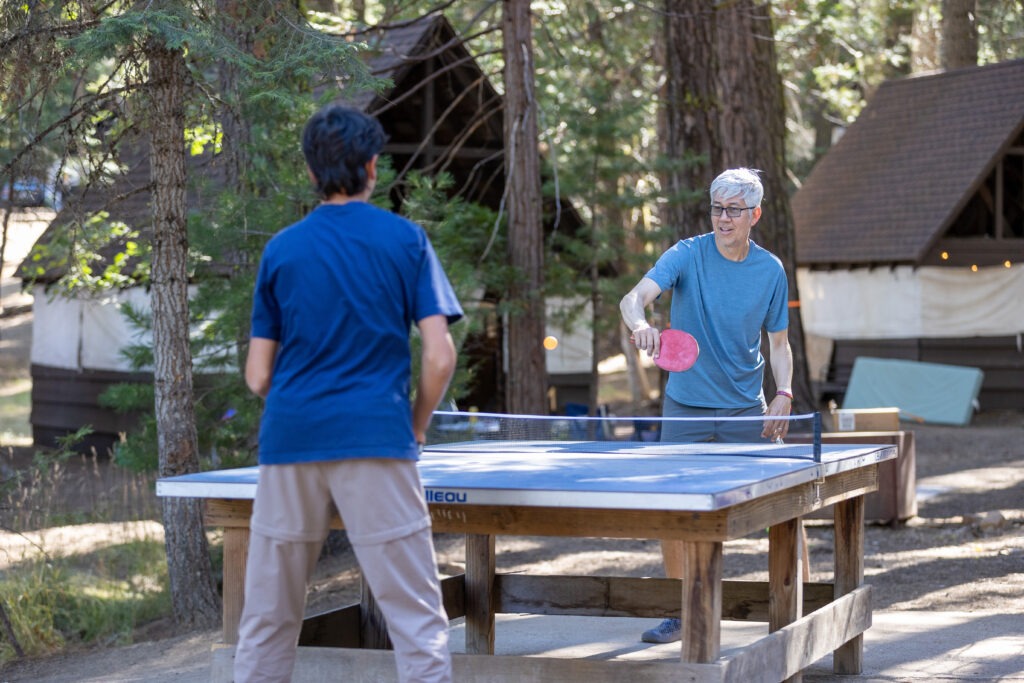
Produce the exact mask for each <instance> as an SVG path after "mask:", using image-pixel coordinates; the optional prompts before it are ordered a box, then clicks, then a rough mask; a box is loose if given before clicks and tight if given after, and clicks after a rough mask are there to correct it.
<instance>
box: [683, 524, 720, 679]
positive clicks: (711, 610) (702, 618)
mask: <svg viewBox="0 0 1024 683" xmlns="http://www.w3.org/2000/svg"><path fill="white" fill-rule="evenodd" d="M682 561H683V565H682V570H683V571H682V584H683V590H682V610H681V612H680V619H681V620H682V632H681V636H682V638H681V641H682V643H681V645H682V660H683V661H684V662H697V663H700V664H707V663H709V662H713V661H715V660H716V659H718V654H719V652H720V650H721V633H722V544H721V543H708V542H684V543H683V553H682Z"/></svg>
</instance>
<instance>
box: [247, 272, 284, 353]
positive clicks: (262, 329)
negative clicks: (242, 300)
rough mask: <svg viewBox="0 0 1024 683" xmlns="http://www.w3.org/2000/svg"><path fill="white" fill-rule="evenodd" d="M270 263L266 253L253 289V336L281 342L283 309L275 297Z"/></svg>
mask: <svg viewBox="0 0 1024 683" xmlns="http://www.w3.org/2000/svg"><path fill="white" fill-rule="evenodd" d="M270 261H271V259H269V258H267V255H266V252H264V254H263V258H262V259H261V260H260V267H259V271H258V272H257V274H256V287H255V288H254V289H253V296H252V322H251V334H252V336H253V337H260V338H261V339H274V340H280V338H281V309H280V308H279V307H278V305H277V299H276V298H275V297H274V292H273V277H272V275H271V268H270Z"/></svg>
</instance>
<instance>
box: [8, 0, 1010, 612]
mask: <svg viewBox="0 0 1024 683" xmlns="http://www.w3.org/2000/svg"><path fill="white" fill-rule="evenodd" d="M433 12H443V13H444V14H445V16H446V17H447V18H448V19H449V20H450V21H451V22H452V24H453V25H454V26H455V28H456V31H457V32H458V34H459V35H460V36H462V37H463V38H464V40H465V41H466V45H467V47H468V48H469V50H470V52H471V53H472V54H473V55H474V56H475V58H476V60H477V61H478V63H479V64H480V66H481V67H482V68H483V70H484V72H485V73H486V74H487V75H488V76H489V77H490V78H491V81H492V83H493V84H494V85H495V86H496V87H497V88H498V89H499V90H501V91H502V92H503V94H504V95H505V102H506V105H505V106H506V112H505V118H506V127H507V130H506V134H507V136H513V135H515V134H517V133H518V134H519V135H522V133H523V131H527V132H531V131H534V130H535V131H536V133H535V134H532V132H531V133H530V135H528V136H527V137H528V139H530V140H531V141H532V142H536V144H530V145H523V144H506V149H507V150H508V152H507V154H506V160H505V163H506V176H507V177H509V178H512V179H516V180H518V179H522V178H530V179H534V180H536V182H537V184H538V185H539V178H540V173H539V169H540V165H543V167H544V170H545V177H546V178H548V179H549V181H548V182H547V183H546V184H545V186H544V187H543V188H540V187H537V188H531V187H528V186H527V187H524V188H522V189H521V190H519V189H517V190H516V191H513V192H511V193H510V194H511V197H510V202H509V205H508V206H507V207H505V209H506V210H505V211H501V212H497V213H495V212H493V211H490V210H488V209H485V208H483V207H477V206H472V205H469V204H467V203H466V202H464V201H462V200H461V199H460V198H459V197H458V196H457V195H453V193H452V191H451V190H452V188H451V187H450V183H449V181H448V180H447V179H446V178H444V177H443V176H435V175H432V174H430V173H423V174H415V173H413V174H404V173H399V172H396V171H394V170H392V171H390V172H389V173H388V174H387V175H386V177H385V182H382V183H381V186H382V188H383V189H382V191H381V192H380V193H379V196H378V200H379V201H380V202H381V203H383V204H387V205H391V206H394V205H395V203H396V198H397V200H398V203H400V206H401V210H402V212H403V213H405V214H406V215H408V216H409V217H410V218H412V219H414V220H417V221H419V222H420V223H422V224H423V225H424V226H425V227H426V228H427V229H428V231H429V232H430V235H431V239H432V240H433V241H434V243H435V246H436V247H437V249H438V252H439V254H440V255H441V257H442V260H443V261H444V262H445V265H446V268H447V269H448V270H449V274H450V275H451V277H452V279H453V281H454V283H455V285H456V287H457V289H458V291H459V294H460V296H461V297H462V298H463V300H464V301H467V302H469V303H470V305H469V306H467V309H468V310H469V312H470V316H469V321H468V324H467V325H465V326H464V327H463V328H462V329H461V330H459V333H460V336H461V337H463V338H464V336H465V335H466V334H468V333H469V331H471V330H472V329H474V328H473V326H474V325H479V324H481V320H480V318H479V317H477V316H474V311H473V310H472V309H473V307H472V296H471V294H472V293H474V292H480V291H486V292H497V293H499V294H500V296H499V297H498V299H499V301H500V304H499V305H500V306H501V307H503V309H502V310H503V311H504V312H507V313H509V320H510V321H511V323H510V326H511V327H513V328H514V327H516V326H517V325H519V324H521V323H520V322H519V321H526V322H528V323H530V324H533V325H536V323H537V318H538V316H537V306H538V302H541V301H542V300H543V297H540V296H538V294H540V293H543V294H545V295H582V296H584V297H586V298H588V299H590V300H591V301H592V302H594V304H595V316H594V325H595V336H596V337H598V339H604V340H606V341H607V344H608V345H609V346H612V347H614V346H616V345H619V346H621V335H622V334H623V330H622V328H621V326H620V325H619V323H618V315H617V312H616V311H615V307H616V304H617V301H618V299H619V297H620V296H621V294H622V292H624V291H626V290H627V289H628V287H629V286H631V285H632V284H633V283H634V282H635V280H636V279H637V278H638V277H639V275H640V274H642V272H643V271H644V270H645V269H646V267H648V266H649V265H650V263H651V261H652V259H653V258H654V257H656V255H657V254H658V253H660V251H661V249H663V248H664V247H665V246H667V245H668V244H670V243H671V242H672V241H674V240H676V239H679V238H680V237H684V236H687V235H691V234H697V233H700V232H704V231H705V230H706V226H707V221H706V218H705V214H706V210H707V206H706V198H705V194H706V188H707V185H708V184H709V182H710V180H711V178H713V177H714V175H715V173H717V171H719V170H721V168H723V167H725V166H729V165H749V166H753V167H756V168H759V169H761V170H763V171H764V174H765V184H766V187H767V189H768V195H767V197H766V203H767V206H766V220H765V221H762V223H763V224H764V225H763V226H762V228H761V235H762V243H763V244H765V246H767V247H768V248H769V249H771V250H772V251H774V252H775V253H777V254H779V256H780V257H781V258H782V259H783V262H784V263H785V265H786V268H787V271H788V272H789V274H790V277H791V279H790V281H791V289H792V290H793V292H794V295H795V294H796V291H795V289H796V288H795V278H794V277H793V273H794V272H795V263H794V259H793V239H792V221H791V219H790V217H789V210H788V196H789V194H791V193H792V192H793V191H794V190H795V189H797V188H798V187H799V186H800V181H801V179H802V178H803V177H805V176H806V174H807V173H808V172H809V170H810V168H811V167H812V166H813V164H814V162H815V160H816V159H817V158H819V157H820V155H821V154H823V153H824V152H825V151H827V149H828V147H829V146H830V145H831V144H832V143H833V142H834V141H835V140H836V139H837V138H838V136H839V135H841V132H842V130H843V127H844V126H845V125H847V124H848V123H850V122H851V121H853V120H854V119H855V118H856V117H857V115H858V113H859V112H860V110H861V109H862V108H863V106H864V104H865V103H866V102H867V101H868V100H869V99H870V97H871V94H872V92H873V91H874V89H875V88H877V86H878V85H879V84H880V83H881V82H882V81H884V80H885V79H888V78H898V77H904V76H908V75H911V74H914V73H922V72H927V71H932V70H936V69H942V68H963V67H967V66H970V65H973V64H984V63H992V62H999V61H1005V60H1009V59H1016V58H1020V57H1022V56H1024V3H1022V2H1021V1H1020V0H1017V1H1016V2H1014V1H1012V0H979V1H977V2H965V1H964V0H945V1H943V2H932V1H928V0H917V1H894V2H881V1H876V2H866V3H865V2H853V1H852V0H849V1H847V0H841V1H839V0H837V1H829V2H770V3H769V2H750V1H742V0H741V1H736V2H720V3H713V2H708V1H699V2H698V1H691V2H684V1H680V0H664V2H662V3H628V2H582V1H580V2H576V1H566V2H543V3H542V2H533V3H529V2H525V1H524V0H505V1H504V2H500V3H499V2H493V1H492V2H475V1H470V0H467V1H463V2H448V3H444V4H433V3H424V2H365V1H363V2H352V3H342V2H332V1H331V0H317V1H315V2H314V1H310V2H305V3H294V2H270V1H260V0H195V1H193V2H178V1H174V0H154V1H153V2H149V3H134V2H120V1H117V0H105V1H97V2H91V1H88V0H79V1H75V2H67V1H63V0H55V1H53V2H44V1H42V0H17V1H16V0H4V1H3V3H2V5H0V22H2V26H0V28H2V33H0V57H2V60H0V82H2V84H3V89H2V91H0V117H2V118H0V120H2V122H3V123H2V128H0V135H2V136H3V137H4V140H5V143H6V144H5V146H4V147H3V148H2V149H0V178H2V179H3V184H4V185H5V186H6V188H7V195H6V196H13V195H14V192H15V188H16V186H17V185H18V184H19V183H22V182H24V180H25V179H26V178H33V179H40V180H41V181H43V184H44V185H45V186H46V187H47V188H49V191H50V194H51V201H71V200H72V199H73V197H74V194H75V192H76V191H80V190H82V189H87V188H92V189H94V190H95V189H97V188H102V187H104V186H105V185H106V184H107V183H108V182H109V179H110V177H111V176H112V175H115V174H116V173H118V171H119V168H120V161H119V159H120V155H121V154H122V153H123V151H124V150H126V149H131V148H132V147H133V146H138V145H139V144H140V140H141V141H144V144H145V145H148V149H149V154H150V159H151V166H152V169H153V173H152V178H153V181H152V184H151V186H150V187H149V188H146V191H148V192H149V193H150V194H151V204H152V207H153V213H152V222H151V223H148V224H146V225H125V224H123V223H117V222H114V221H110V220H108V216H107V215H105V214H104V213H103V212H97V213H95V214H93V215H91V216H90V217H88V219H87V220H84V221H82V222H81V223H79V224H76V225H75V226H74V229H72V230H70V231H69V234H67V235H65V236H63V239H62V240H59V241H58V242H56V243H53V244H51V245H49V246H48V247H46V248H44V249H41V250H39V251H37V252H36V253H35V254H33V258H35V259H37V262H38V264H39V269H40V272H43V271H45V270H46V269H48V268H50V267H53V266H54V265H60V266H61V267H63V268H64V269H65V270H66V273H67V274H66V275H65V276H64V278H63V279H62V281H61V283H60V285H59V287H58V288H57V289H59V290H63V291H66V292H71V291H76V290H79V289H82V288H85V289H91V290H100V291H102V290H104V289H110V288H117V287H123V286H127V285H129V284H139V283H142V284H145V285H146V286H147V287H149V288H150V290H151V292H152V311H151V312H149V311H133V310H128V311H126V313H127V314H128V315H130V316H132V317H133V319H134V320H135V321H136V323H137V324H138V325H139V326H140V327H142V328H145V329H148V330H150V331H151V333H152V339H153V344H152V345H145V346H140V347H136V348H132V349H129V350H128V352H129V353H130V354H131V355H132V358H133V360H134V362H135V363H136V364H137V366H138V367H140V368H151V369H152V370H153V373H154V378H155V382H154V385H153V386H152V387H146V386H141V387H140V386H138V385H126V386H124V387H121V388H120V389H119V390H117V391H114V392H111V395H110V396H109V397H108V400H109V402H110V403H111V405H116V406H119V407H121V408H123V409H138V408H140V407H142V408H145V409H146V410H148V411H150V412H151V415H152V417H151V419H149V420H147V421H146V422H145V423H144V426H143V428H142V429H141V430H140V432H139V433H137V434H131V435H128V438H127V439H126V441H125V443H124V444H122V445H121V446H120V447H119V448H118V449H117V452H116V453H115V458H116V460H117V462H118V463H121V464H124V465H126V466H134V467H139V468H146V467H149V468H155V469H156V471H157V472H158V473H159V475H161V476H168V475H173V474H179V473H182V472H186V471H193V470H195V469H198V468H200V467H210V466H212V463H211V462H210V461H209V460H208V459H207V457H206V456H204V455H203V454H208V453H211V452H216V453H217V454H218V458H219V465H220V466H228V465H231V464H236V463H247V462H252V459H253V447H254V439H253V434H254V430H255V425H256V424H257V422H258V416H259V411H260V405H259V403H258V401H256V400H255V399H253V398H252V397H250V396H248V394H247V392H246V391H245V389H244V387H243V386H242V385H241V381H240V377H239V373H237V372H234V373H232V372H228V373H223V377H222V379H221V381H219V382H215V383H213V384H212V385H210V386H204V387H203V390H202V391H196V389H195V387H194V385H193V378H192V369H193V367H194V366H197V367H198V366H204V365H205V366H208V367H218V368H237V367H238V366H239V365H240V363H241V361H242V359H244V355H245V343H244V340H245V338H246V336H247V330H248V320H247V317H248V311H249V303H248V302H249V296H250V292H251V287H252V279H253V272H254V266H255V264H256V263H257V262H258V258H259V253H260V250H261V248H262V245H263V244H264V243H265V241H266V240H267V239H268V238H269V236H270V235H272V234H273V232H274V231H276V230H277V229H278V228H279V227H280V226H283V225H287V224H289V223H291V222H293V221H294V220H296V219H297V218H298V217H300V216H301V215H302V214H303V213H304V212H305V211H306V210H308V208H309V207H310V206H311V205H312V204H313V203H314V202H315V198H314V197H313V196H312V193H311V190H310V188H309V186H308V181H307V180H306V177H305V173H304V169H303V167H302V160H301V158H300V155H298V154H297V142H296V141H297V139H298V131H299V130H300V129H301V125H302V123H303V122H304V121H305V119H306V117H307V116H308V115H309V114H310V113H311V112H312V111H313V110H314V109H315V108H316V107H317V106H318V105H319V104H320V103H321V102H322V101H324V99H325V98H329V97H330V96H331V93H330V92H328V90H327V87H328V86H330V87H331V88H334V89H337V88H339V87H343V88H345V89H348V90H351V91H354V90H358V89H361V88H370V89H377V90H380V89H381V88H383V87H384V84H382V83H380V82H378V81H377V80H376V79H375V78H374V77H373V75H372V74H369V73H367V72H366V69H365V66H364V64H363V62H362V61H361V60H360V59H359V53H360V51H361V50H364V49H366V48H367V47H368V41H369V36H370V30H371V28H372V27H379V26H397V25H401V23H402V22H405V21H409V20H412V19H415V18H417V17H422V16H424V15H427V14H430V13H433ZM524 26H525V28H526V31H525V33H524ZM509 36H515V37H516V40H515V41H510V39H509ZM513 66H514V67H515V68H514V69H513ZM513 71H514V74H515V75H514V77H510V72H513ZM510 121H512V122H520V123H522V124H524V125H521V126H518V125H517V126H509V125H508V122H510ZM527 124H528V125H527ZM512 139H513V138H512V137H508V140H510V141H511V140H512ZM202 155H216V157H217V160H218V171H217V178H218V181H217V183H215V184H214V183H210V182H209V181H210V178H209V177H203V176H194V175H193V176H190V174H189V171H188V169H189V165H188V164H187V163H186V162H187V157H188V156H202ZM530 155H533V157H532V158H531V156H530ZM538 155H540V156H538ZM517 169H518V170H517ZM57 189H62V190H65V191H66V195H65V194H61V195H58V194H57V191H56V190H57ZM187 189H188V190H190V191H192V192H198V193H199V196H201V197H203V202H202V204H201V205H202V207H203V210H202V211H201V212H189V211H188V210H187V206H186V199H185V197H186V190H187ZM541 191H543V192H544V193H546V194H548V195H553V194H557V195H558V196H561V197H566V198H569V199H570V201H572V203H573V204H574V206H575V208H576V209H577V211H579V212H580V214H581V215H582V217H583V219H584V223H585V226H586V228H585V229H583V230H581V231H577V232H576V233H574V234H565V233H559V232H557V231H556V232H555V233H554V234H552V235H540V234H539V231H540V224H539V220H538V216H539V210H538V207H539V193H540V192H541ZM516 202H522V203H523V205H521V206H516ZM531 212H532V213H531ZM8 217H9V212H6V211H5V213H4V221H3V237H4V242H3V243H6V239H7V228H8ZM538 237H540V238H539V239H538ZM3 243H0V256H2V249H3V246H2V244H3ZM112 244H116V245H118V249H117V251H116V253H115V254H114V255H113V258H111V254H110V245H112ZM225 274H228V275H230V277H225ZM189 283H192V284H194V285H196V286H197V287H198V292H197V293H195V294H194V295H192V296H190V295H189V292H188V285H189ZM794 298H795V297H794ZM540 319H541V322H542V319H543V315H542V314H541V316H540ZM796 323H797V324H796V325H795V345H796V350H797V354H798V363H797V368H798V378H797V381H798V383H800V384H804V385H805V384H806V381H807V380H806V366H805V364H803V366H802V364H801V363H800V360H801V359H802V349H801V346H800V327H799V318H798V316H797V318H796ZM524 324H525V323H524ZM513 331H514V330H513ZM541 336H542V335H540V334H536V331H535V329H534V330H532V331H531V330H527V332H526V333H525V334H522V335H519V336H518V337H516V336H514V335H513V336H510V340H512V341H511V343H510V348H509V357H510V359H511V361H510V364H509V367H510V372H513V373H514V372H519V371H520V370H519V368H526V369H527V371H526V372H525V374H524V379H525V380H527V381H516V380H515V378H513V379H510V382H509V384H510V386H515V387H519V388H528V389H532V390H533V392H532V394H527V395H525V396H522V397H515V396H510V397H509V401H508V407H509V409H510V411H511V412H538V411H540V410H542V408H540V407H539V406H540V405H541V401H542V400H543V391H542V390H541V391H537V389H536V388H537V385H538V384H539V383H538V382H531V381H529V379H530V378H531V377H534V378H535V377H536V376H537V374H536V373H530V372H529V371H528V369H529V368H531V367H534V366H535V365H536V364H537V359H538V358H540V359H541V360H540V362H541V363H543V351H542V350H541V348H540V346H539V345H538V344H536V340H537V339H540V338H541ZM515 339H522V340H524V341H523V342H522V343H519V342H515V341H514V340H515ZM528 342H529V343H532V346H530V345H529V344H528ZM469 381H471V377H470V376H469V369H468V368H463V371H462V373H461V374H460V377H459V380H458V381H457V382H456V383H455V384H454V385H453V390H452V391H453V397H454V398H456V399H457V398H458V392H459V391H460V389H461V388H462V387H464V386H465V385H466V383H467V382H469ZM798 394H799V395H801V396H802V397H807V396H811V392H810V391H809V390H804V391H800V392H798ZM538 397H539V398H538ZM804 400H806V399H804ZM229 408H230V409H231V410H232V411H233V413H232V414H233V416H234V417H233V418H232V419H230V420H224V419H222V418H223V416H224V415H225V414H226V411H227V410H228V409H229ZM161 515H162V519H163V525H164V528H165V533H166V541H165V542H166V556H167V560H168V565H169V573H168V578H167V580H168V582H169V593H170V596H171V607H172V610H173V613H174V615H175V618H176V619H177V620H178V621H179V622H180V623H182V624H183V625H209V624H211V623H214V622H215V621H216V620H217V619H218V618H219V607H218V605H219V597H218V595H217V589H216V585H215V581H214V578H213V575H214V574H213V563H212V560H211V553H210V550H209V547H208V544H207V538H206V536H205V534H204V533H203V530H202V519H201V510H200V509H199V507H198V503H197V502H189V501H172V500H165V501H162V510H161ZM195 577H200V578H199V580H198V581H197V580H196V579H195ZM4 604H5V603H0V606H3V605H4ZM6 604H8V606H9V605H10V603H9V602H7V603H6Z"/></svg>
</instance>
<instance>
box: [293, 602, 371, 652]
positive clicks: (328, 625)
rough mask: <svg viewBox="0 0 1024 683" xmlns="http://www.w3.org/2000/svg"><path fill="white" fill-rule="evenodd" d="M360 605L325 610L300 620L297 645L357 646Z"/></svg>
mask: <svg viewBox="0 0 1024 683" xmlns="http://www.w3.org/2000/svg"><path fill="white" fill-rule="evenodd" d="M359 614H360V605H359V603H355V604H352V605H347V606H345V607H341V608H339V609H332V610H327V611H326V612H320V613H319V614H314V615H312V616H309V617H306V618H305V619H303V620H302V630H301V631H300V632H299V645H300V646H309V647H359V628H360V624H359Z"/></svg>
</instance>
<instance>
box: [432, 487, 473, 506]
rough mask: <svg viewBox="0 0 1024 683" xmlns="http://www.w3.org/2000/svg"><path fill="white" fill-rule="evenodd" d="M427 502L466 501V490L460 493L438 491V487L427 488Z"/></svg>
mask: <svg viewBox="0 0 1024 683" xmlns="http://www.w3.org/2000/svg"><path fill="white" fill-rule="evenodd" d="M426 495H427V502H428V503H465V502H466V492H465V491H463V492H462V493H459V492H457V491H438V490H437V489H427V490H426Z"/></svg>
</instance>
